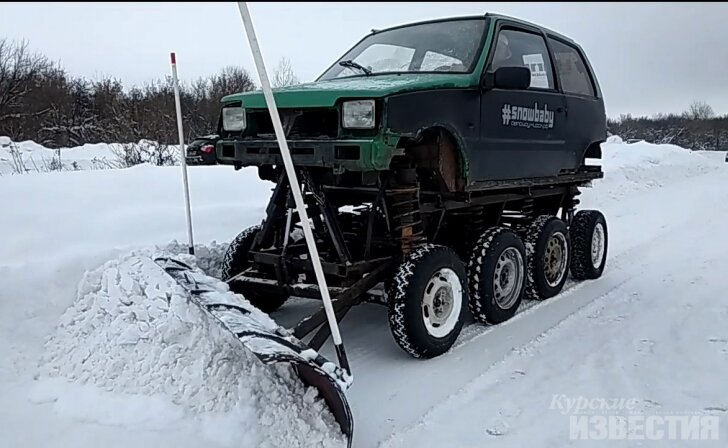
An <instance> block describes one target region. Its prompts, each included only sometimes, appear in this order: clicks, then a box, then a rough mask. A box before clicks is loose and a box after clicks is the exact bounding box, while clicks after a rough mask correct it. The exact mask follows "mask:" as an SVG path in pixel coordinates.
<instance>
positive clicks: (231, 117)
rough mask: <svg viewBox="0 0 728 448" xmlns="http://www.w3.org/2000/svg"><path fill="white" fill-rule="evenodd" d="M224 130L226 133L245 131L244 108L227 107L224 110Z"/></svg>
mask: <svg viewBox="0 0 728 448" xmlns="http://www.w3.org/2000/svg"><path fill="white" fill-rule="evenodd" d="M222 128H223V129H225V130H226V131H242V130H243V129H245V109H243V108H242V107H226V108H224V109H223V110H222Z"/></svg>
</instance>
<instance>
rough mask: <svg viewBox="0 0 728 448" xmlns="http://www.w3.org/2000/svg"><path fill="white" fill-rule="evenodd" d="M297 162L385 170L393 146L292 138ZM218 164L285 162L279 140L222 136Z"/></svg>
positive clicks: (352, 140)
mask: <svg viewBox="0 0 728 448" xmlns="http://www.w3.org/2000/svg"><path fill="white" fill-rule="evenodd" d="M288 148H289V149H290V151H291V157H292V158H293V163H294V165H297V166H319V167H329V168H340V169H345V170H348V171H372V170H382V169H386V168H387V167H388V166H389V162H390V161H391V159H392V156H393V155H395V154H394V152H395V151H394V148H393V147H391V146H388V145H384V144H382V143H380V142H379V141H378V140H376V139H356V140H354V139H347V140H336V139H327V140H289V141H288ZM215 150H216V152H217V161H218V163H219V164H227V165H239V166H263V165H282V164H283V158H282V157H281V153H280V149H279V148H278V142H277V141H276V140H262V139H255V140H252V139H251V140H221V141H219V142H218V143H217V146H216V148H215Z"/></svg>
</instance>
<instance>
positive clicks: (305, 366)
mask: <svg viewBox="0 0 728 448" xmlns="http://www.w3.org/2000/svg"><path fill="white" fill-rule="evenodd" d="M183 257H184V256H183ZM180 258H181V257H180ZM154 261H155V262H156V264H157V265H159V266H160V267H161V268H162V269H164V271H165V272H166V273H167V274H168V275H170V276H171V277H172V278H174V280H175V281H176V282H177V283H178V284H179V285H181V286H182V287H183V288H184V289H185V290H187V292H188V296H189V298H190V301H191V302H193V303H195V304H196V305H197V306H199V307H200V308H202V309H203V310H205V311H206V312H207V313H208V314H210V315H212V316H214V317H215V318H216V319H217V320H219V321H220V322H221V323H222V325H223V326H224V327H225V328H227V329H228V330H229V331H231V332H232V333H233V334H235V336H236V337H237V339H238V340H239V341H240V342H241V343H242V345H243V346H244V347H245V348H246V349H247V350H249V351H250V352H252V353H254V354H255V356H256V357H257V358H258V359H259V360H260V361H262V362H263V364H266V365H269V366H273V365H287V366H290V367H291V368H292V370H293V372H294V373H295V374H296V375H297V376H298V378H299V379H300V380H301V381H302V382H303V383H304V384H305V385H307V386H312V387H315V388H316V389H317V390H318V392H319V395H320V396H321V397H322V398H323V399H324V401H325V402H326V404H327V406H328V408H329V409H330V410H331V413H332V415H333V416H334V419H335V420H336V422H337V423H338V424H339V426H340V428H341V432H342V433H343V434H344V436H345V437H346V438H347V441H348V446H349V447H351V444H352V438H353V437H352V435H353V418H352V413H351V408H350V407H349V403H348V401H347V400H346V395H345V394H344V391H345V390H346V389H347V388H348V387H349V386H350V385H351V378H350V377H349V376H348V375H347V374H346V372H345V371H344V370H343V369H341V368H340V367H339V366H337V365H336V364H335V363H333V362H330V361H328V360H327V359H326V358H324V357H323V356H321V355H320V354H318V353H317V352H316V351H315V350H313V349H311V348H310V347H308V346H307V345H306V344H304V343H303V342H301V341H300V340H299V339H297V338H295V337H294V336H293V335H291V332H290V331H288V330H286V329H285V328H283V327H281V326H279V325H277V324H276V323H275V322H274V321H273V320H272V319H271V318H270V317H268V315H267V314H265V313H263V312H262V311H260V310H259V309H257V308H255V307H254V306H253V305H251V304H250V303H249V302H247V301H245V300H241V299H240V297H241V296H239V295H236V294H233V293H231V292H229V291H226V290H224V289H222V288H220V286H219V285H220V284H223V285H224V283H223V282H221V281H219V280H217V279H214V278H212V277H209V276H207V275H206V274H204V273H203V272H202V271H201V270H200V269H198V268H195V267H192V266H190V265H188V264H187V263H185V262H183V261H180V260H179V259H177V258H172V257H169V256H161V257H155V258H154ZM216 283H217V284H216ZM273 370H274V369H271V372H272V373H273Z"/></svg>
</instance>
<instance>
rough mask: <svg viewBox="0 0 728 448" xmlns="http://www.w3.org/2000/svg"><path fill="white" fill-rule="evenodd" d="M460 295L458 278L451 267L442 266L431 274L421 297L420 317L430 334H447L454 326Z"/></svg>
mask: <svg viewBox="0 0 728 448" xmlns="http://www.w3.org/2000/svg"><path fill="white" fill-rule="evenodd" d="M462 297H463V296H462V285H461V284H460V278H459V277H458V276H457V274H455V272H454V271H453V270H452V269H449V268H443V269H440V270H438V271H437V272H435V273H434V274H433V275H432V277H431V278H430V280H429V281H428V282H427V285H426V286H425V293H424V295H423V297H422V318H423V320H424V323H425V328H426V329H427V331H428V332H429V333H430V334H431V335H432V336H435V337H444V336H447V334H448V333H450V332H451V331H452V330H453V329H454V328H455V326H456V325H457V322H458V320H459V317H460V309H461V307H462Z"/></svg>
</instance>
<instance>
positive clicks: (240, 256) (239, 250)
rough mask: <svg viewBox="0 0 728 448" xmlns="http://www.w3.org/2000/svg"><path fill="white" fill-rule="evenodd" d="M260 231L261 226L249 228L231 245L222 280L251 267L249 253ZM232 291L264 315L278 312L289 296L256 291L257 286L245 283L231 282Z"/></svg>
mask: <svg viewBox="0 0 728 448" xmlns="http://www.w3.org/2000/svg"><path fill="white" fill-rule="evenodd" d="M260 229H261V226H260V225H257V226H253V227H248V228H247V229H245V230H243V231H242V232H240V234H239V235H238V236H236V237H235V239H234V240H233V241H232V243H230V246H228V249H227V251H226V252H225V257H224V258H223V261H222V279H223V280H224V281H227V279H229V278H231V277H233V276H235V275H237V274H239V273H241V272H243V271H244V270H245V269H247V268H248V267H249V266H250V264H249V263H248V253H249V252H250V247H251V246H252V245H253V240H254V239H255V235H256V234H257V233H258V231H260ZM230 290H231V291H233V292H235V293H237V294H242V295H243V297H245V299H246V300H247V301H248V302H250V303H251V304H252V305H253V306H254V307H256V308H258V309H259V310H261V311H263V312H264V313H271V312H273V311H275V310H277V309H278V308H280V307H281V306H282V305H283V304H284V303H285V302H286V300H288V294H285V293H280V292H274V291H271V290H269V289H266V290H262V291H261V290H258V289H256V287H255V285H250V284H246V283H243V282H236V281H233V282H231V283H230Z"/></svg>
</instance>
